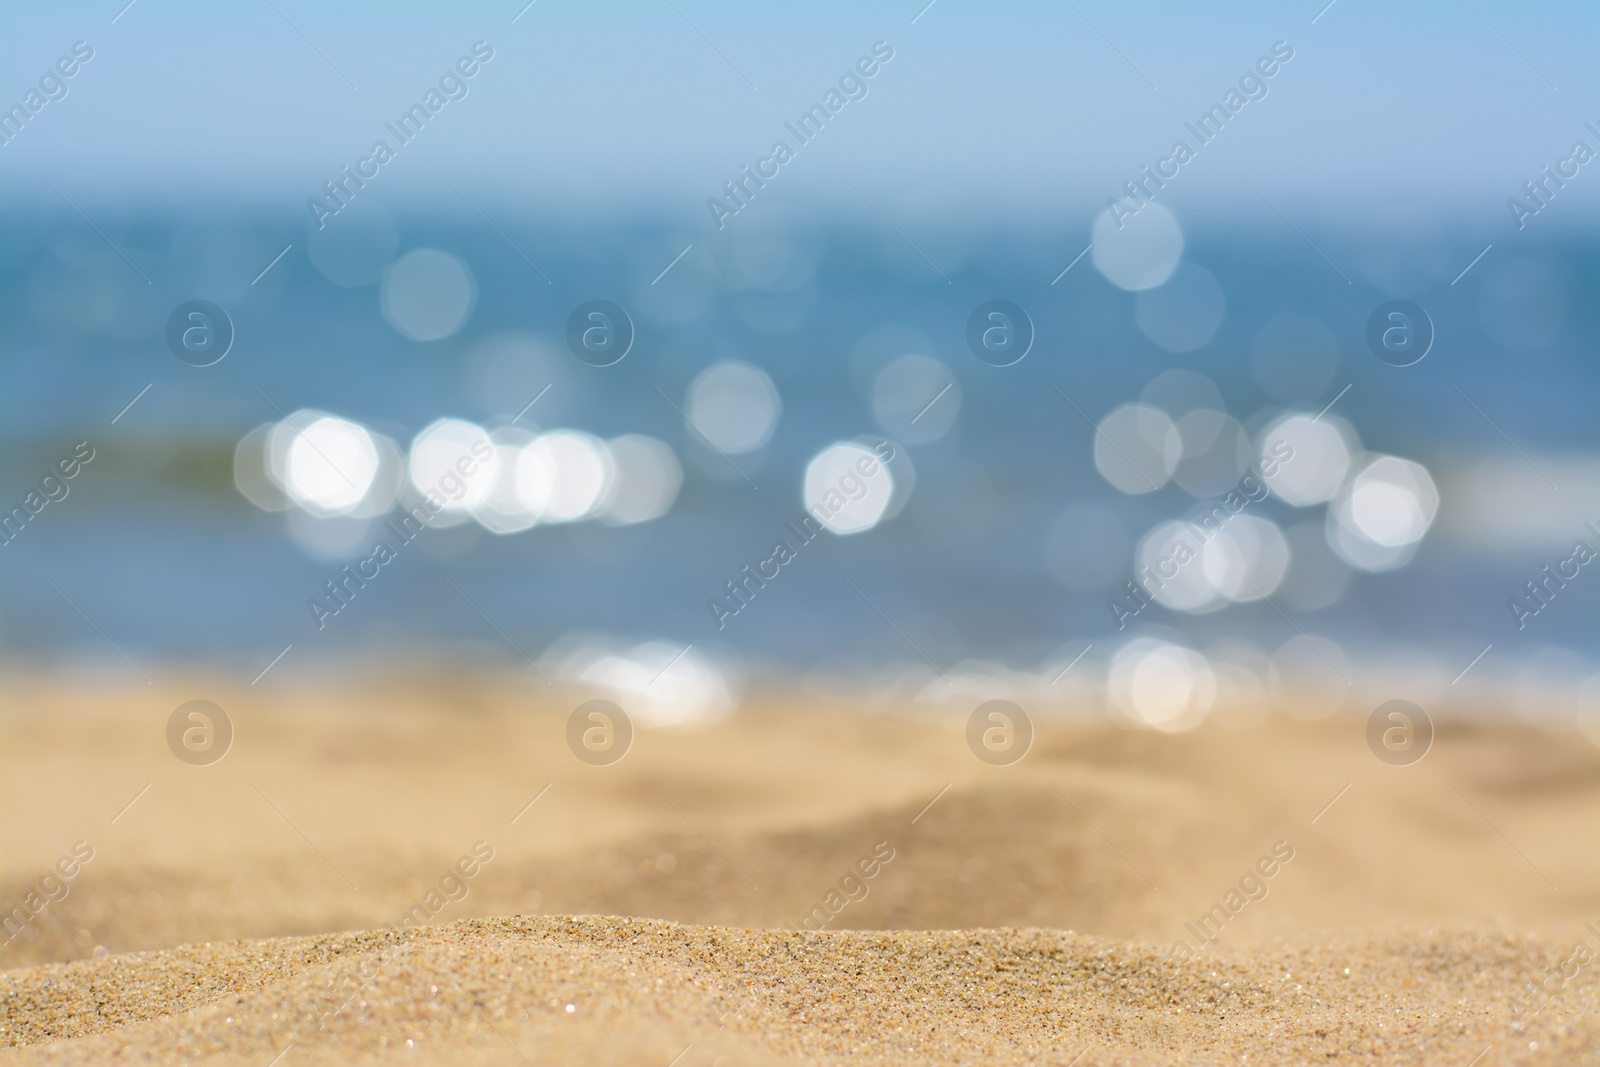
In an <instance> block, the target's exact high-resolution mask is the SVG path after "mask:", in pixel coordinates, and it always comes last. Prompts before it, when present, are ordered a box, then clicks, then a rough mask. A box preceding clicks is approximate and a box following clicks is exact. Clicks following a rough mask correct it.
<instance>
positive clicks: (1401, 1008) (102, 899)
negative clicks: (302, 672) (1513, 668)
mask: <svg viewBox="0 0 1600 1067" xmlns="http://www.w3.org/2000/svg"><path fill="white" fill-rule="evenodd" d="M195 696H205V697H207V698H208V699H213V700H216V701H217V702H218V703H220V704H222V705H223V706H225V707H227V708H228V709H229V710H230V712H231V714H232V715H233V717H234V720H235V725H236V729H237V737H236V740H235V743H234V748H233V750H232V751H230V752H229V754H228V756H227V757H226V758H225V759H224V760H222V761H221V762H220V763H217V764H215V765H214V766H210V767H191V766H186V765H184V764H182V763H180V762H179V761H178V760H176V759H175V758H174V757H173V756H172V755H171V754H170V752H168V750H167V749H166V746H165V740H164V736H163V729H164V726H165V721H166V717H167V715H168V714H169V713H170V712H171V710H172V708H174V707H176V706H177V705H178V704H180V703H182V702H183V701H184V700H187V699H191V698H193V697H195ZM575 703H576V700H575V699H573V695H572V694H565V693H553V692H551V691H549V690H543V689H542V687H537V688H536V687H535V686H533V685H530V682H529V680H528V679H527V678H525V677H516V676H508V677H482V676H480V677H474V678H472V679H470V681H469V680H465V679H463V678H459V677H448V676H437V675H425V674H421V673H418V674H416V675H414V676H409V677H394V676H392V675H390V676H388V680H386V681H385V680H381V679H380V678H379V677H377V676H353V675H352V676H341V677H335V678H322V679H318V680H317V681H316V684H309V683H305V684H301V685H298V686H291V685H285V686H284V687H283V688H279V689H271V688H265V687H263V688H262V689H249V688H244V687H240V686H238V685H237V683H231V684H230V683H225V682H223V681H220V680H218V679H208V678H204V677H200V676H197V675H189V676H186V677H184V678H183V679H181V680H179V679H157V681H156V684H155V685H153V686H151V687H148V688H147V687H144V686H139V687H138V689H137V690H134V689H129V688H124V687H121V686H116V685H110V684H106V685H96V684H93V683H91V682H85V681H78V682H75V683H74V684H71V685H65V684H63V683H62V682H61V680H60V679H58V678H48V677H37V678H27V677H24V678H13V679H12V680H11V682H10V691H9V692H8V693H7V694H6V700H5V705H4V706H5V708H6V712H5V716H4V718H3V720H0V768H3V781H4V783H5V784H4V789H5V792H4V794H3V797H4V803H5V806H6V811H7V814H8V818H7V819H6V820H4V824H5V825H4V830H3V833H4V838H3V845H4V847H3V849H0V893H3V894H4V897H3V899H4V900H5V901H8V902H13V903H7V904H6V905H5V907H6V908H7V909H9V908H11V907H13V906H15V902H21V901H22V900H23V899H24V898H25V895H26V894H27V893H28V892H29V891H30V889H31V888H37V887H38V886H39V885H40V881H41V878H42V876H44V875H45V874H46V873H48V872H50V871H51V870H52V869H54V868H55V865H56V864H57V863H58V861H60V860H61V859H62V858H63V857H64V856H70V854H71V849H72V847H73V844H74V842H79V841H82V842H86V843H88V844H89V845H90V846H91V847H92V848H93V850H94V855H93V858H92V859H90V860H89V861H88V862H87V863H83V864H81V865H80V867H79V869H78V870H77V873H76V875H75V877H74V878H73V879H72V880H71V882H70V887H69V888H70V891H69V893H68V895H67V896H66V897H65V898H64V899H62V900H59V901H56V902H51V903H49V904H48V905H47V906H45V907H44V908H43V910H42V911H41V912H40V913H39V914H38V915H37V916H36V917H34V918H32V919H31V921H30V922H29V923H28V924H26V926H24V927H23V928H22V930H21V933H20V934H19V935H18V936H17V937H16V938H15V939H13V940H11V941H9V943H7V942H4V941H0V967H4V968H6V969H5V970H4V971H3V972H0V1046H12V1047H10V1048H5V1049H4V1051H3V1053H0V1055H3V1056H4V1057H7V1058H9V1059H10V1060H15V1061H18V1062H30V1063H31V1062H36V1061H38V1062H51V1063H56V1062H72V1063H80V1062H91V1063H100V1062H104V1063H144V1062H151V1063H175V1062H189V1063H257V1064H262V1065H266V1064H269V1063H273V1062H277V1063H279V1064H281V1065H282V1067H292V1065H293V1064H297V1063H320V1062H329V1063H332V1062H340V1063H344V1062H387V1061H389V1060H400V1061H405V1062H418V1063H430V1064H432V1063H457V1062H460V1063H507V1064H516V1063H540V1064H542V1063H546V1062H552V1063H553V1062H572V1061H577V1062H594V1063H606V1064H609V1063H618V1064H622V1063H628V1064H657V1065H659V1067H669V1065H672V1067H706V1065H711V1064H715V1063H718V1062H722V1063H726V1064H736V1063H737V1064H743V1063H779V1062H799V1061H803V1062H808V1063H816V1062H866V1061H872V1062H881V1063H890V1064H897V1063H907V1064H910V1063H917V1064H928V1063H933V1064H943V1063H975V1064H976V1063H983V1064H1005V1063H1013V1062H1017V1063H1022V1062H1027V1063H1060V1064H1070V1063H1073V1062H1076V1063H1078V1064H1080V1065H1084V1067H1088V1065H1091V1064H1113V1063H1236V1064H1239V1063H1248V1064H1258V1063H1308V1062H1318V1063H1325V1062H1333V1063H1417V1064H1424V1063H1425V1064H1434V1063H1443V1064H1459V1065H1460V1067H1468V1065H1469V1064H1472V1063H1474V1062H1476V1064H1477V1065H1478V1067H1490V1065H1491V1064H1496V1063H1524V1062H1526V1063H1584V1062H1600V1022H1597V1020H1600V1013H1597V1008H1600V984H1597V983H1596V982H1595V980H1594V976H1595V972H1596V970H1597V969H1600V966H1597V963H1600V961H1596V960H1591V959H1589V958H1588V952H1589V951H1590V950H1596V951H1600V932H1596V931H1600V857H1597V853H1596V849H1595V847H1594V846H1595V832H1594V821H1595V817H1596V815H1597V814H1600V753H1597V752H1596V750H1595V749H1594V747H1593V746H1592V745H1590V744H1589V743H1588V742H1587V741H1585V740H1583V739H1582V738H1581V737H1579V736H1578V735H1576V734H1573V733H1563V732H1559V731H1546V730H1543V729H1539V728H1536V727H1532V726H1528V725H1523V724H1517V723H1512V722H1509V721H1505V720H1502V719H1498V718H1484V717H1483V716H1485V715H1492V713H1493V709H1484V708H1474V707H1466V706H1462V707H1459V708H1455V709H1442V711H1441V713H1440V714H1439V721H1440V728H1439V732H1438V738H1437V740H1436V742H1435V746H1434V750H1433V751H1432V752H1430V753H1429V755H1428V756H1427V757H1426V758H1425V759H1424V760H1423V761H1422V762H1420V763H1418V764H1416V765H1414V766H1411V767H1391V766H1388V765H1386V764H1383V763H1381V762H1380V761H1378V760H1377V759H1376V758H1374V757H1373V755H1372V754H1371V753H1370V752H1369V751H1368V750H1367V748H1366V743H1365V740H1364V737H1363V729H1364V725H1365V724H1364V717H1362V716H1359V715H1350V716H1339V717H1335V718H1332V719H1328V720H1323V721H1320V722H1312V723H1307V722H1300V721H1296V720H1294V719H1291V718H1288V717H1285V716H1282V715H1274V716H1271V717H1267V718H1265V719H1264V721H1262V722H1261V723H1260V725H1258V726H1256V727H1254V728H1252V729H1248V730H1243V731H1237V732H1229V731H1226V730H1223V729H1221V728H1219V727H1216V726H1212V725H1207V726H1203V727H1201V728H1200V729H1198V730H1196V731H1194V732H1191V733H1187V734H1181V735H1164V734H1160V733H1155V732H1151V731H1145V730H1131V729H1125V728H1121V727H1117V726H1112V725H1109V724H1106V723H1103V722H1100V721H1097V720H1090V719H1087V718H1086V717H1085V716H1084V715H1083V714H1082V713H1081V709H1073V708H1068V707H1056V708H1037V709H1031V710H1035V714H1036V717H1037V718H1038V720H1039V721H1038V739H1037V741H1036V742H1035V745H1034V748H1033V750H1032V751H1031V752H1030V753H1029V754H1028V756H1027V758H1026V759H1024V760H1023V761H1022V762H1021V763H1018V764H1016V765H1014V766H1011V767H1005V768H996V767H990V766H986V765H984V764H982V763H980V762H979V761H978V760H976V759H975V758H974V757H973V756H972V755H971V753H970V752H968V751H967V749H966V747H965V742H964V738H963V731H962V728H963V725H964V722H963V719H964V715H963V714H961V709H959V708H956V707H952V708H949V709H927V708H900V709H894V710H891V711H889V712H887V713H880V714H874V715H867V714H862V713H861V712H860V711H859V709H855V708H852V707H848V706H838V705H833V704H829V703H827V702H825V701H818V700H812V699H804V700H802V699H800V698H799V697H798V696H796V695H793V694H792V693H790V694H785V693H781V692H774V693H770V694H767V695H765V696H760V695H758V696H757V698H756V699H754V700H752V701H751V702H749V705H748V706H747V710H746V711H745V712H744V713H742V714H740V715H739V716H736V717H734V718H732V719H729V720H727V721H725V722H722V723H718V724H713V725H709V726H702V727H697V728H693V729H684V728H677V729H671V730H641V731H640V733H639V735H638V738H637V741H636V743H635V748H634V750H633V751H632V752H630V753H629V755H628V756H627V758H626V759H624V760H623V761H622V762H620V763H618V764H615V765H613V766H610V767H591V766H587V765H584V764H582V763H580V762H579V761H578V760H576V759H575V758H574V757H573V756H572V755H571V753H570V752H569V751H568V750H567V749H566V747H565V742H564V740H563V726H564V713H565V712H566V711H567V710H570V708H571V707H572V706H573V705H574V704H575ZM1446 712H1447V713H1446ZM535 798H537V799H535ZM130 801H132V804H131V806H129V803H130ZM530 801H533V803H532V804H531V806H530ZM113 820H114V821H113ZM490 850H492V856H491V855H489V853H490ZM486 857H487V858H486ZM468 870H470V871H471V872H472V873H471V875H470V876H468V875H467V874H466V873H465V872H466V871H468ZM1269 871H1270V873H1267V872H1269ZM868 872H870V874H869V873H868ZM1230 894H1232V895H1231V896H1230ZM408 909H418V910H414V911H412V912H411V914H412V915H413V916H414V917H417V918H420V919H425V920H426V922H425V923H419V922H414V923H413V924H409V925H407V926H405V927H402V928H398V929H397V928H396V927H395V924H396V923H397V922H399V921H400V920H401V919H402V917H403V916H405V915H406V914H407V912H408ZM1208 916H1210V919H1209V921H1208V919H1207V917H1208ZM1591 922H1592V923H1595V924H1596V928H1595V929H1594V930H1591V929H1590V928H1589V927H1588V926H1587V925H1586V924H1588V923H1591ZM808 926H810V927H817V926H821V927H823V929H822V930H821V931H820V932H814V931H813V930H811V929H807V927H808ZM1180 942H1181V943H1183V944H1182V945H1180ZM1580 944H1583V945H1585V946H1586V948H1585V949H1583V950H1579V949H1578V946H1579V945H1580ZM1540 981H1544V982H1545V986H1546V989H1547V990H1548V992H1547V993H1545V994H1543V995H1541V996H1539V997H1538V998H1537V999H1533V995H1532V994H1530V993H1529V992H1528V989H1527V987H1528V986H1529V985H1530V984H1531V983H1537V982H1540ZM280 1056H281V1059H276V1060H275V1058H276V1057H280ZM1480 1057H1481V1058H1480Z"/></svg>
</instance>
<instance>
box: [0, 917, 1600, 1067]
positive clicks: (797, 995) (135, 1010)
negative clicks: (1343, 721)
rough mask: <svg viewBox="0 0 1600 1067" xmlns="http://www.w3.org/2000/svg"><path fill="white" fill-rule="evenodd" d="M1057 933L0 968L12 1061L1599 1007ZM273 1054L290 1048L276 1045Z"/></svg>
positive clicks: (1507, 985) (462, 944)
mask: <svg viewBox="0 0 1600 1067" xmlns="http://www.w3.org/2000/svg"><path fill="white" fill-rule="evenodd" d="M1164 956H1165V953H1164V952H1163V951H1161V950H1159V949H1155V948H1152V947H1148V946H1142V945H1138V944H1127V943H1119V942H1113V941H1109V940H1106V939H1103V938H1097V937H1092V936H1089V935H1083V934H1075V933H1071V932H1064V931H1056V930H1036V929H1016V930H966V931H940V932H907V931H900V932H843V933H821V934H810V933H793V932H778V931H765V932H762V931H749V930H735V929H729V928H723V927H700V926H682V925H677V924H673V923H666V922H657V921H643V920H637V919H612V918H557V917H546V918H537V919H531V918H521V917H518V918H508V919H495V920H465V921H461V922H456V923H451V924H449V925H446V926H435V927H429V928H425V929H422V930H413V931H409V932H407V933H404V934H401V933H381V934H380V933H367V934H355V935H337V936H325V937H317V938H289V939H279V940H268V941H241V942H232V943H228V944H214V945H201V946H192V947H188V948H183V949H177V950H171V951H163V952H156V953H141V954H133V955H128V956H118V957H107V958H103V959H98V960H89V961H81V962H77V963H70V964H55V965H48V966H42V967H37V968H33V969H30V970H28V971H21V972H10V973H7V974H5V975H0V1004H3V1005H4V1008H3V1012H4V1014H3V1016H0V1018H3V1026H4V1033H5V1036H6V1037H7V1038H8V1039H9V1040H10V1041H11V1042H13V1043H16V1044H20V1045H23V1046H25V1047H24V1048H23V1049H20V1050H17V1051H15V1052H13V1053H12V1054H11V1055H13V1056H15V1057H17V1062H26V1063H33V1062H38V1063H68V1062H71V1063H104V1064H118V1063H130V1062H131V1063H142V1062H162V1063H167V1062H188V1063H197V1064H203V1063H241V1062H246V1063H261V1064H265V1063H268V1062H271V1061H273V1059H274V1057H276V1056H279V1055H280V1054H282V1055H283V1060H282V1061H281V1062H283V1063H284V1064H290V1063H295V1064H299V1063H348V1062H363V1063H386V1062H407V1063H416V1062H425V1063H507V1064H513V1063H521V1062H539V1063H543V1062H560V1061H581V1062H586V1063H602V1064H612V1063H616V1064H622V1063H631V1064H638V1063H655V1064H662V1065H665V1064H668V1063H676V1064H677V1065H678V1067H703V1065H708V1064H713V1063H716V1062H719V1061H720V1062H727V1063H780V1062H815V1061H823V1062H846V1061H865V1060H872V1061H874V1062H880V1063H886V1064H900V1063H905V1064H926V1063H958V1062H965V1063H985V1064H1010V1063H1061V1064H1066V1063H1072V1062H1076V1063H1078V1064H1080V1065H1082V1067H1089V1065H1094V1064H1113V1063H1141V1064H1142V1063H1150V1064H1157V1063H1197V1062H1218V1063H1222V1062H1227V1063H1240V1062H1248V1063H1252V1064H1255V1063H1309V1062H1318V1063H1321V1062H1340V1063H1350V1062H1360V1063H1429V1064H1434V1063H1443V1064H1451V1063H1455V1064H1462V1065H1465V1064H1467V1063H1469V1062H1471V1061H1473V1059H1474V1057H1476V1056H1478V1055H1479V1054H1480V1053H1481V1052H1483V1050H1484V1049H1486V1048H1488V1049H1490V1050H1492V1051H1493V1052H1494V1054H1495V1059H1494V1060H1493V1061H1492V1062H1496V1063H1506V1062H1541V1063H1550V1062H1560V1063H1578V1062H1594V1059H1595V1057H1596V1056H1600V1022H1597V1021H1596V1019H1597V1018H1600V1016H1597V1014H1596V1012H1597V1011H1600V990H1597V989H1596V988H1595V987H1594V986H1593V985H1592V984H1585V985H1579V984H1577V983H1574V984H1573V985H1572V986H1571V987H1570V988H1568V989H1565V990H1563V991H1562V992H1561V994H1560V996H1559V997H1558V998H1557V999H1556V1000H1555V1001H1554V1002H1553V1003H1552V1005H1551V1006H1550V1008H1549V1009H1548V1010H1546V1011H1545V1012H1543V1013H1541V1014H1539V1015H1537V1016H1536V1017H1534V1018H1533V1019H1532V1020H1531V1021H1529V1022H1527V1023H1525V1024H1522V1025H1518V1024H1517V1023H1516V1022H1515V1016H1516V1012H1517V1010H1518V1001H1517V992H1518V991H1519V990H1520V987H1521V986H1522V984H1523V983H1524V982H1528V981H1532V980H1534V979H1535V977H1536V976H1537V975H1539V974H1541V973H1542V972H1543V971H1544V970H1545V968H1546V967H1548V966H1550V965H1551V964H1552V963H1553V962H1555V958H1554V954H1553V952H1552V949H1551V948H1550V947H1549V946H1546V945H1544V944H1542V943H1540V942H1537V941H1533V940H1529V939H1516V940H1514V939H1510V938H1507V937H1504V936H1500V935H1496V934H1492V933H1486V932H1472V931H1464V932H1461V931H1458V932H1454V933H1439V932H1427V933H1418V934H1416V935H1414V936H1411V937H1406V938H1391V939H1387V940H1378V941H1337V942H1334V943H1329V944H1320V945H1318V946H1317V947H1314V948H1295V947H1292V946H1279V947H1277V948H1275V949H1273V950H1271V951H1264V952H1260V953H1256V954H1235V953H1224V954H1221V955H1218V956H1216V957H1213V958H1210V959H1206V960H1203V961H1199V960H1197V961H1191V962H1188V963H1172V962H1168V961H1166V960H1165V958H1164ZM285 1050H288V1051H287V1052H285Z"/></svg>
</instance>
